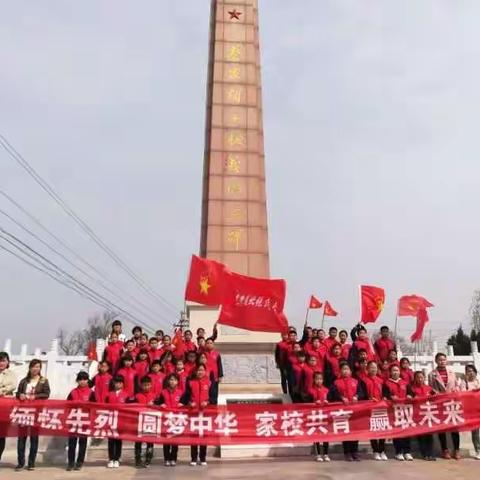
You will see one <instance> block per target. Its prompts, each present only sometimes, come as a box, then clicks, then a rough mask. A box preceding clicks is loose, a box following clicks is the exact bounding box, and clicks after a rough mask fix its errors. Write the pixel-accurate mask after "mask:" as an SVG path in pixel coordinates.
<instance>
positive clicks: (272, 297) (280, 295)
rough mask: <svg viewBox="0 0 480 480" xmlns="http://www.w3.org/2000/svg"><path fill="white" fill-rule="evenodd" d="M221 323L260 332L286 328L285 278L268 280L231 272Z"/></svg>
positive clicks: (228, 278) (227, 280)
mask: <svg viewBox="0 0 480 480" xmlns="http://www.w3.org/2000/svg"><path fill="white" fill-rule="evenodd" d="M224 291H225V297H224V301H223V304H222V309H221V311H220V317H219V319H218V323H222V324H224V325H230V326H232V327H237V328H242V329H244V330H252V331H257V332H284V331H285V330H286V329H287V328H288V322H287V319H286V317H285V315H284V314H283V306H284V304H285V292H286V284H285V280H268V279H260V278H253V277H247V276H245V275H240V274H238V273H232V272H228V274H226V275H225V289H224Z"/></svg>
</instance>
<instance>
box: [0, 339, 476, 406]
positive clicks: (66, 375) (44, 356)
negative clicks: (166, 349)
mask: <svg viewBox="0 0 480 480" xmlns="http://www.w3.org/2000/svg"><path fill="white" fill-rule="evenodd" d="M104 348H105V340H103V339H99V340H97V358H101V357H102V355H103V350H104ZM3 350H4V351H6V352H7V353H8V354H9V355H10V360H11V363H10V368H11V369H12V371H13V372H15V374H16V377H17V381H18V382H19V381H20V379H22V378H23V377H25V375H26V373H27V370H28V363H29V362H30V361H31V360H32V359H34V358H38V359H40V360H41V361H42V363H43V368H42V374H43V375H44V376H46V377H47V378H48V380H49V383H50V388H51V391H52V393H51V398H58V399H62V398H66V396H67V395H68V393H69V392H70V390H71V389H72V388H73V387H74V386H75V377H76V375H77V373H78V372H79V371H80V370H85V371H87V372H89V373H90V375H91V376H93V375H94V374H95V373H96V369H97V363H96V362H91V361H90V360H88V358H87V357H86V356H85V355H75V356H72V355H61V354H60V353H59V347H58V340H57V339H54V340H52V343H51V346H50V350H49V351H48V352H42V351H41V350H40V349H39V348H37V349H35V350H34V352H33V353H28V347H27V345H22V346H21V348H20V353H19V354H14V353H12V342H11V340H7V341H6V342H5V346H4V348H3ZM437 351H438V348H437V345H436V342H434V347H433V352H432V354H431V355H424V354H420V355H417V356H413V355H406V356H407V358H408V359H409V360H410V362H411V364H412V368H413V369H415V370H423V371H424V372H425V373H428V372H430V371H431V370H432V369H433V368H435V354H436V353H437ZM398 354H399V358H400V357H401V356H402V353H401V352H398ZM446 354H447V358H448V363H449V365H450V366H451V367H452V368H453V370H454V371H455V373H457V374H458V375H460V374H463V373H464V371H465V365H468V364H474V365H475V366H476V368H477V370H479V371H480V354H479V352H478V347H477V344H476V342H472V354H471V355H464V356H459V355H454V354H453V347H451V346H449V347H448V349H447V352H446ZM239 357H241V358H239ZM243 357H245V358H243ZM257 357H259V356H258V355H257V356H252V355H245V356H242V355H238V354H237V355H233V356H232V355H229V354H224V355H223V358H224V370H225V383H230V384H231V383H252V384H262V383H269V384H274V383H279V376H278V370H276V368H275V363H274V361H273V356H271V355H263V356H262V357H261V358H257ZM242 362H243V363H242ZM243 364H245V365H243ZM242 365H243V368H241V367H242Z"/></svg>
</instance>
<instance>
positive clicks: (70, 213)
mask: <svg viewBox="0 0 480 480" xmlns="http://www.w3.org/2000/svg"><path fill="white" fill-rule="evenodd" d="M0 145H1V146H2V147H3V148H4V149H5V151H6V152H7V153H8V154H9V155H10V156H11V157H12V158H13V159H14V160H15V161H16V162H17V163H18V164H19V165H20V166H21V167H22V168H23V169H24V170H25V171H26V172H27V173H28V174H29V175H30V176H31V177H32V178H33V179H34V180H35V182H36V183H38V184H39V185H40V187H41V188H42V189H43V190H44V191H45V192H46V193H47V194H48V195H49V196H50V197H51V198H52V199H53V200H54V201H55V202H56V203H57V204H58V205H59V206H60V207H61V208H62V210H63V211H64V212H65V213H66V214H67V215H68V216H69V217H70V218H72V219H73V221H74V222H75V223H76V224H77V225H78V226H80V228H81V229H82V230H83V231H84V232H85V233H86V234H87V235H88V236H89V237H90V238H91V239H92V240H93V241H94V242H95V243H96V244H97V245H98V246H99V247H100V248H101V249H102V250H103V251H104V252H105V253H106V254H107V255H108V256H109V257H110V258H111V259H112V260H113V261H114V262H115V263H116V264H117V265H118V266H119V267H120V268H121V269H122V270H123V271H124V272H126V273H127V275H129V276H130V277H131V278H132V279H133V280H134V281H135V282H136V283H137V284H138V285H140V287H141V288H142V289H143V290H144V291H145V292H146V293H148V294H149V295H150V296H152V297H153V298H155V299H156V300H157V301H158V302H159V303H160V304H162V306H163V307H166V308H168V309H170V310H172V311H173V312H175V314H177V312H178V309H177V307H176V306H175V305H173V304H172V303H170V302H169V301H168V300H167V299H166V298H164V297H162V295H160V294H159V293H157V292H155V290H153V288H152V287H151V286H150V285H149V284H148V283H147V282H146V281H145V280H143V279H142V278H141V277H140V276H139V275H138V274H137V273H135V271H134V270H133V269H132V268H131V267H130V266H129V265H128V264H127V263H126V262H125V261H124V260H122V259H121V258H120V257H119V256H118V255H117V254H116V253H115V252H114V251H113V250H112V249H111V248H110V247H109V246H108V245H107V244H106V243H105V242H104V241H103V240H102V239H101V238H100V237H99V236H98V235H97V234H96V233H95V232H94V231H93V229H92V228H91V227H90V226H89V225H88V224H87V223H86V222H85V221H84V220H82V219H81V218H80V217H79V216H78V215H77V214H76V213H75V212H74V210H73V209H72V208H71V207H70V206H69V205H68V204H67V203H66V202H65V201H64V200H63V199H62V198H61V197H60V195H58V194H57V193H56V192H55V190H54V189H53V188H52V187H51V186H50V185H49V184H48V182H47V181H46V180H44V179H43V178H42V177H41V176H40V174H39V173H37V172H36V171H35V169H34V168H33V167H32V166H31V165H30V164H29V163H28V161H27V160H25V158H24V157H23V156H22V155H21V154H20V153H19V152H18V151H17V150H16V149H15V148H14V147H13V146H12V145H11V144H10V143H9V141H8V140H7V139H6V138H5V137H4V136H3V135H2V134H0Z"/></svg>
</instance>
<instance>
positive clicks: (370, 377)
mask: <svg viewBox="0 0 480 480" xmlns="http://www.w3.org/2000/svg"><path fill="white" fill-rule="evenodd" d="M361 381H362V382H363V390H364V393H365V397H366V399H367V400H372V401H374V402H379V401H380V400H383V378H382V377H381V376H379V375H378V365H377V363H376V362H374V361H370V362H368V365H367V376H366V377H364V378H362V379H361ZM370 445H371V446H372V450H373V458H374V460H377V461H381V460H384V461H386V460H388V457H387V454H386V453H385V439H384V438H382V439H380V440H375V439H372V440H370Z"/></svg>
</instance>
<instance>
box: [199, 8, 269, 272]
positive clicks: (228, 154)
mask: <svg viewBox="0 0 480 480" xmlns="http://www.w3.org/2000/svg"><path fill="white" fill-rule="evenodd" d="M205 133H206V134H205V156H204V171H203V202H202V229H201V242H200V255H201V256H203V257H207V258H211V259H214V260H218V261H220V262H222V263H224V264H226V265H227V266H228V267H229V268H230V269H231V270H233V271H235V272H238V273H242V274H245V275H249V276H253V277H263V278H266V277H268V276H269V272H270V269H269V256H268V231H267V207H266V194H265V164H264V146H263V122H262V88H261V77H260V50H259V32H258V9H257V0H235V1H232V0H212V6H211V20H210V54H209V64H208V83H207V118H206V132H205Z"/></svg>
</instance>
